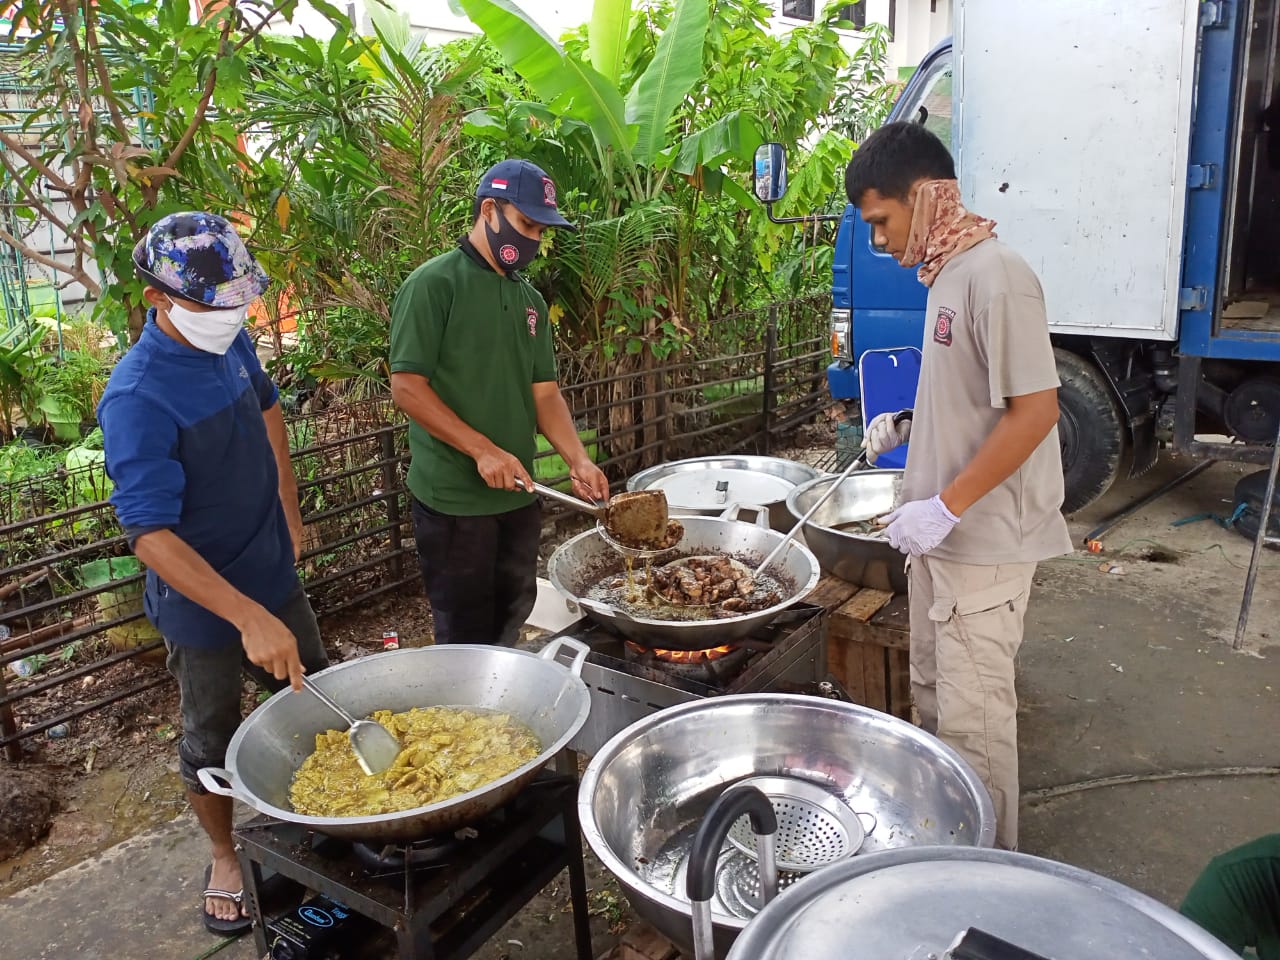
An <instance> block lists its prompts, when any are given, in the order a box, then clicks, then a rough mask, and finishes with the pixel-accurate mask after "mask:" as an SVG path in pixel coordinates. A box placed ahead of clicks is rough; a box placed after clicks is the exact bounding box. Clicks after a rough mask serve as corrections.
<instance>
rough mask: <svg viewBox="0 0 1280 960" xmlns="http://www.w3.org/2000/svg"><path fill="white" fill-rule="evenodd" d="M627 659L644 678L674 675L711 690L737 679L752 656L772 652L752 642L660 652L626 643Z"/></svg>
mask: <svg viewBox="0 0 1280 960" xmlns="http://www.w3.org/2000/svg"><path fill="white" fill-rule="evenodd" d="M622 649H623V653H624V659H625V660H626V661H627V662H628V663H629V664H631V666H632V667H633V668H634V669H635V670H636V671H637V673H641V672H642V675H644V676H648V677H650V678H651V679H655V680H657V681H658V682H661V681H662V678H663V676H665V675H670V676H675V677H681V678H683V679H686V680H694V681H697V682H699V683H702V684H705V685H706V686H708V687H716V686H722V685H723V684H725V683H727V682H729V681H730V680H732V679H733V677H734V674H736V673H738V672H739V671H740V670H742V668H743V667H745V666H746V665H747V661H749V660H750V659H751V655H752V653H755V652H759V651H761V650H766V649H768V647H767V646H761V645H759V644H757V645H756V647H755V649H753V647H752V644H751V643H750V642H744V643H735V644H731V645H729V646H724V647H713V648H712V649H710V650H660V649H654V648H653V647H642V646H640V645H639V644H638V643H633V642H632V641H630V640H625V641H623V647H622Z"/></svg>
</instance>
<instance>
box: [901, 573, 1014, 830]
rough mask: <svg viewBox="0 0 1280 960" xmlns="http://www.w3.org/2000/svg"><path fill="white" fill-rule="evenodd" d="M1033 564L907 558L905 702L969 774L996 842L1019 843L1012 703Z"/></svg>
mask: <svg viewBox="0 0 1280 960" xmlns="http://www.w3.org/2000/svg"><path fill="white" fill-rule="evenodd" d="M1035 569H1036V565H1035V564H1034V563H1013V564H1002V565H1000V566H977V565H974V564H969V563H955V562H953V561H950V560H939V559H936V558H930V557H912V558H911V565H910V571H909V581H910V587H911V591H910V604H911V694H912V696H913V698H914V699H915V704H916V709H917V710H919V711H920V720H921V725H922V726H923V727H924V728H925V729H926V730H928V731H929V732H930V733H932V734H935V735H936V736H937V737H938V738H939V739H940V740H942V741H943V742H944V743H946V744H948V745H949V746H951V747H952V748H953V749H954V750H955V751H956V752H957V753H959V754H960V756H962V757H964V759H965V760H966V761H968V762H969V764H970V765H971V766H972V767H973V769H974V770H975V771H976V772H977V774H978V776H979V777H981V778H982V782H983V783H985V784H986V785H987V789H988V790H989V791H990V792H991V798H992V800H993V801H994V803H995V810H996V843H997V844H998V845H999V846H1000V847H1002V848H1004V849H1006V850H1013V849H1015V848H1016V847H1017V844H1018V718H1017V713H1018V697H1017V694H1016V693H1015V692H1014V689H1013V660H1014V657H1015V656H1016V655H1017V653H1018V647H1020V646H1021V645H1022V619H1023V615H1024V614H1025V613H1026V612H1027V598H1028V595H1029V594H1030V592H1031V577H1032V575H1033V574H1034V573H1035Z"/></svg>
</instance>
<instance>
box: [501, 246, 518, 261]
mask: <svg viewBox="0 0 1280 960" xmlns="http://www.w3.org/2000/svg"><path fill="white" fill-rule="evenodd" d="M498 259H499V260H501V261H502V262H503V263H505V264H508V265H509V264H512V263H515V262H516V261H517V260H519V259H520V251H519V250H517V249H516V248H515V247H513V246H512V245H511V244H509V243H504V244H503V245H502V246H501V247H499V248H498Z"/></svg>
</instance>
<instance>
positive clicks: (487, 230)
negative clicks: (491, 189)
mask: <svg viewBox="0 0 1280 960" xmlns="http://www.w3.org/2000/svg"><path fill="white" fill-rule="evenodd" d="M494 209H495V210H497V212H498V229H497V230H495V229H493V227H491V226H489V221H488V220H486V221H485V222H484V234H485V238H486V239H487V240H488V241H489V250H490V251H491V252H492V253H493V258H494V259H495V260H497V261H498V264H499V265H500V266H501V267H502V269H503V270H505V271H506V272H507V273H511V272H512V271H513V270H523V269H524V268H525V267H527V266H528V265H529V264H531V263H533V261H534V258H536V257H537V256H538V250H539V249H540V248H541V247H542V241H541V240H536V239H534V238H533V237H526V236H525V235H524V234H523V233H521V232H520V231H519V230H517V229H516V228H515V227H513V226H512V225H511V222H510V221H509V220H507V218H506V216H505V215H504V214H503V212H502V208H501V207H499V206H497V205H496V204H495V206H494Z"/></svg>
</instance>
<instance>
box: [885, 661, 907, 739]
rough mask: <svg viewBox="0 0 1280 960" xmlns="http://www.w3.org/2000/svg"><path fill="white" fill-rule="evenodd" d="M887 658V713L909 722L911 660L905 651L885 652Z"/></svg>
mask: <svg viewBox="0 0 1280 960" xmlns="http://www.w3.org/2000/svg"><path fill="white" fill-rule="evenodd" d="M885 656H887V657H888V658H889V711H888V712H889V713H891V714H893V715H894V716H895V717H898V718H899V719H901V720H906V721H907V722H908V723H910V722H911V658H910V655H909V654H908V653H907V651H905V650H886V651H885Z"/></svg>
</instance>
